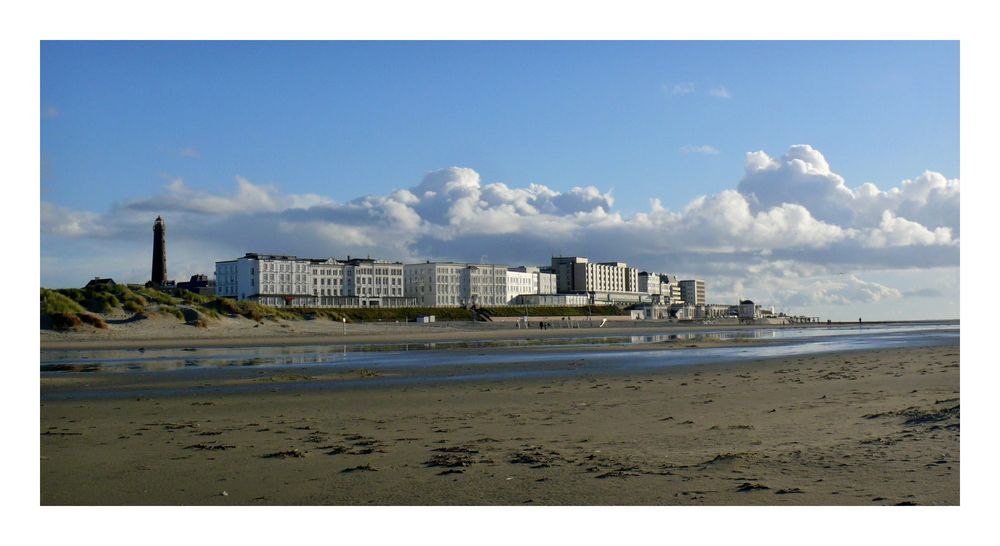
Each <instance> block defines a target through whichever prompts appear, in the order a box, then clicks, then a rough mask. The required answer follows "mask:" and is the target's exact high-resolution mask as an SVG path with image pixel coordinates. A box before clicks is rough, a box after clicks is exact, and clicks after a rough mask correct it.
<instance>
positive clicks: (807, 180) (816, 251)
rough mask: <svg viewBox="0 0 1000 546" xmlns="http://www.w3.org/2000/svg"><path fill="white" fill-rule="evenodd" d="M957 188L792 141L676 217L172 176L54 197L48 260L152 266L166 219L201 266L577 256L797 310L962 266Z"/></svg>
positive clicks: (591, 205)
mask: <svg viewBox="0 0 1000 546" xmlns="http://www.w3.org/2000/svg"><path fill="white" fill-rule="evenodd" d="M959 191H960V188H959V181H958V180H949V179H947V178H946V177H944V176H943V175H941V174H939V173H934V172H925V173H922V174H921V175H920V176H918V177H916V178H914V179H912V180H904V181H902V182H901V183H900V185H899V187H896V188H891V189H888V190H881V189H879V188H877V187H876V186H874V185H873V184H870V183H869V184H862V185H861V186H858V187H856V188H851V187H849V186H848V185H847V183H846V181H845V180H844V179H843V178H842V177H841V176H839V175H838V174H836V172H834V171H833V169H832V168H831V166H830V164H829V163H828V162H827V160H826V158H825V157H824V156H823V155H822V154H821V153H820V152H819V151H818V150H816V149H814V148H812V147H811V146H808V145H797V146H792V147H791V148H789V150H787V151H786V153H784V154H783V155H781V156H780V157H771V156H770V155H768V154H767V153H765V152H763V151H759V152H752V153H749V154H747V156H746V161H745V166H744V173H743V177H742V179H741V180H740V181H739V182H738V183H737V184H736V188H735V189H730V190H724V191H721V192H719V193H716V194H712V195H705V196H701V197H698V198H697V199H694V200H692V201H691V202H690V203H688V204H687V205H686V206H683V207H681V208H679V209H675V210H671V209H670V208H668V207H666V206H664V202H663V200H662V199H661V198H655V197H654V198H652V199H651V200H650V206H649V209H648V210H646V211H641V212H637V213H634V214H629V215H624V214H622V212H620V211H618V210H616V209H615V199H614V196H613V193H612V191H610V190H602V189H600V188H598V187H595V186H578V187H573V188H570V189H568V190H557V189H553V188H550V187H548V186H546V185H544V184H541V183H531V184H528V185H525V186H513V185H510V184H508V183H505V182H502V181H486V182H484V181H483V180H482V179H481V176H480V175H479V173H478V172H476V171H475V170H473V169H470V168H465V167H448V168H445V169H440V170H437V171H433V172H430V173H427V174H426V175H425V176H424V177H423V178H422V179H420V180H419V181H416V183H411V184H401V185H400V187H399V188H398V189H396V190H394V191H392V192H389V193H388V194H386V195H363V196H359V197H358V198H356V199H354V200H352V201H349V202H346V203H337V202H335V201H334V200H332V199H329V198H327V197H325V196H322V195H316V194H290V193H285V192H283V191H281V189H280V188H279V187H278V186H276V185H271V184H260V183H255V182H252V181H250V180H248V179H246V178H243V177H237V178H236V183H235V187H234V189H233V190H232V191H231V192H222V193H219V192H208V191H205V190H201V189H198V188H195V187H192V186H190V185H188V184H187V183H186V182H185V181H183V180H181V179H173V180H170V181H169V182H168V183H167V184H166V186H165V187H164V188H163V191H161V192H160V193H159V194H158V195H155V196H151V197H149V198H146V199H138V200H135V201H130V202H125V203H118V204H115V205H114V206H113V207H112V208H111V210H109V211H107V212H105V213H96V212H88V211H75V210H70V209H67V208H65V207H62V206H59V205H56V204H54V203H47V202H43V203H42V218H41V219H42V226H41V227H42V233H43V257H44V253H45V251H46V250H45V249H46V248H48V247H49V245H48V243H51V242H53V241H59V240H77V241H83V240H89V239H93V240H96V239H101V240H118V241H135V242H136V248H137V249H138V250H137V255H136V262H137V263H139V264H140V265H143V264H146V263H147V262H148V256H147V254H148V252H146V250H147V249H146V248H145V246H146V245H148V239H149V237H150V236H151V231H150V230H151V225H152V220H153V218H155V217H156V215H163V216H164V218H165V219H166V220H167V223H168V226H169V227H168V230H169V231H168V232H169V234H170V240H171V243H170V244H171V249H172V250H171V252H172V253H173V252H176V249H178V248H199V249H202V251H203V252H206V253H209V254H211V255H205V256H203V258H202V259H203V260H204V264H205V266H204V270H206V271H211V268H212V263H213V262H214V261H215V260H220V259H228V258H232V257H233V256H239V255H242V254H243V253H244V252H247V251H258V252H273V253H282V254H295V255H300V256H308V257H328V256H340V257H343V256H345V255H348V254H350V255H355V256H357V255H371V256H376V257H383V258H388V259H395V260H403V261H417V260H424V259H448V260H477V259H478V258H479V256H482V255H488V256H490V259H491V260H493V261H498V262H505V263H510V264H512V265H517V264H545V263H546V262H547V261H548V259H549V256H550V255H553V254H578V255H585V256H590V257H591V258H594V259H598V260H612V259H614V260H623V261H627V262H629V263H630V264H632V265H634V266H636V267H639V268H640V269H645V270H652V271H659V272H663V273H673V274H680V275H682V276H685V275H688V276H698V277H702V278H706V280H709V282H710V283H711V284H712V286H713V290H714V293H715V294H718V295H719V297H720V298H722V297H728V298H730V299H735V298H736V297H745V296H748V295H750V294H749V293H742V292H743V291H744V290H746V291H748V292H752V293H753V294H757V295H758V296H757V299H760V298H772V299H771V300H770V301H774V302H785V303H788V304H789V305H793V304H794V305H843V304H847V303H850V302H867V303H873V302H885V301H893V300H894V299H898V298H900V297H903V296H904V295H903V294H902V293H901V292H900V291H899V290H897V289H895V288H892V287H889V286H885V285H882V284H877V283H872V282H867V281H865V280H864V279H863V278H862V277H861V276H856V275H854V274H853V273H852V274H850V275H842V274H840V273H842V272H844V271H855V270H861V271H863V270H865V269H880V270H891V269H915V268H928V267H957V266H958V258H959V239H958V215H959V209H958V205H959ZM206 241H210V242H211V247H210V250H205V249H206V248H208V247H206V246H205V245H206V244H207V243H205V242H206ZM172 255H173V254H172ZM43 263H45V262H44V261H43ZM96 273H97V272H95V274H96ZM101 273H102V274H113V273H114V272H101Z"/></svg>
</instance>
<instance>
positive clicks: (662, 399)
mask: <svg viewBox="0 0 1000 546" xmlns="http://www.w3.org/2000/svg"><path fill="white" fill-rule="evenodd" d="M251 327H252V326H251ZM275 328H280V326H275ZM521 333H522V334H523V332H521ZM361 334H362V333H361V332H357V331H356V332H355V335H359V336H360V335H361ZM452 334H454V332H452ZM452 337H454V336H452ZM162 339H164V340H166V338H162ZM205 339H209V338H207V337H206V338H205ZM49 341H50V342H52V341H60V340H53V339H49ZM61 341H62V342H64V343H68V342H71V341H73V340H66V339H65V338H64V339H62V340H61ZM82 341H84V340H82V339H79V340H76V342H77V343H79V342H82ZM118 341H119V342H125V343H128V342H130V341H129V340H127V339H126V340H118ZM135 341H136V340H135V339H133V340H131V342H135ZM147 341H148V340H147ZM187 341H190V340H185V342H187ZM44 343H45V336H43V347H44ZM356 372H357V371H356V370H354V371H345V372H343V373H345V374H351V373H356ZM112 375H114V376H115V377H110V376H112ZM80 377H81V376H73V378H70V377H61V376H58V375H44V376H43V378H42V380H41V391H42V395H43V401H42V402H41V423H40V434H41V436H40V442H41V457H42V460H41V483H40V490H41V502H42V504H43V505H178V504H184V505H303V504H335V505H525V504H529V505H530V504H537V505H785V504H791V505H895V504H919V505H957V504H958V503H959V468H960V464H959V346H958V343H957V340H956V342H955V344H954V345H948V346H940V347H933V348H907V349H880V350H872V351H853V352H843V353H828V354H823V355H811V356H794V357H785V358H778V359H772V360H761V361H755V362H748V363H741V364H709V365H692V366H682V367H676V368H671V369H664V370H662V371H655V372H642V373H633V374H626V375H622V374H618V375H599V374H580V375H574V376H571V377H560V378H557V379H547V380H543V379H505V380H490V381H486V380H483V381H468V382H438V383H434V382H431V383H423V384H417V385H405V386H399V385H395V386H392V385H389V386H385V385H378V384H377V383H375V382H374V381H373V383H372V385H371V386H366V385H365V377H364V376H363V374H362V376H360V377H359V376H354V377H352V379H354V380H355V381H354V383H353V384H354V385H355V386H354V387H352V388H348V389H338V390H334V391H331V390H322V389H310V388H309V384H310V382H312V381H319V380H320V379H323V380H329V379H330V377H322V378H320V377H313V376H310V375H308V374H299V373H289V372H288V371H287V370H282V369H275V368H271V369H267V370H266V371H265V370H260V371H258V372H255V373H254V375H253V376H252V377H241V378H236V376H234V377H233V378H230V379H228V380H225V379H217V378H212V379H207V380H206V381H205V382H204V383H203V384H200V385H191V384H180V383H179V380H178V379H176V378H174V377H173V376H171V375H170V374H162V375H155V374H106V375H105V376H101V374H92V375H90V376H85V377H86V379H81V378H80ZM372 379H373V380H374V379H377V377H372ZM89 381H93V382H95V384H98V383H101V382H114V383H115V385H117V386H123V385H124V386H127V385H128V384H129V382H135V383H136V384H139V383H144V385H145V386H146V387H149V386H153V387H157V388H170V387H171V386H176V387H178V392H179V393H180V394H172V395H156V396H137V397H130V398H112V399H107V398H97V399H74V400H65V401H55V400H44V398H45V394H46V393H49V392H56V391H58V390H59V389H61V388H69V387H71V388H81V387H83V385H86V384H87V383H81V382H89ZM224 381H230V382H232V381H247V382H255V383H257V384H263V385H267V386H268V387H269V388H268V389H265V390H263V391H262V392H257V393H253V394H218V393H212V392H211V391H212V388H213V386H218V384H219V383H221V382H224ZM172 382H173V383H176V384H175V385H172ZM150 383H152V385H150ZM292 386H294V387H295V388H289V387H292Z"/></svg>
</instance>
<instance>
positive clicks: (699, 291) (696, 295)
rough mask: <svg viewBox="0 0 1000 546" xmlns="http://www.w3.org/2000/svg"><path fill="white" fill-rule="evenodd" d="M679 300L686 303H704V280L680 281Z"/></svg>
mask: <svg viewBox="0 0 1000 546" xmlns="http://www.w3.org/2000/svg"><path fill="white" fill-rule="evenodd" d="M679 284H680V287H681V300H683V301H684V303H685V304H687V305H704V304H705V281H701V280H694V279H691V280H683V281H680V283H679Z"/></svg>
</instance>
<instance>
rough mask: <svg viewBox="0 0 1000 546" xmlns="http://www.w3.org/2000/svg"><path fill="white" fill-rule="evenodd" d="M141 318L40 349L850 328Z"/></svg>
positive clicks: (55, 335)
mask: <svg viewBox="0 0 1000 546" xmlns="http://www.w3.org/2000/svg"><path fill="white" fill-rule="evenodd" d="M143 322H144V323H145V324H123V325H113V326H112V328H114V329H113V330H111V331H100V330H86V331H75V332H53V331H42V332H41V334H40V340H39V345H40V348H41V350H43V351H46V350H90V349H138V348H158V349H171V348H177V349H180V348H185V347H198V348H212V347H215V348H220V347H253V346H261V347H265V346H266V347H284V346H300V345H331V344H332V345H342V344H365V343H370V344H378V343H385V344H397V343H398V344H404V343H435V342H448V341H455V342H462V341H479V340H483V341H487V340H510V339H555V338H565V337H604V336H625V335H659V334H663V335H669V334H685V333H691V332H692V331H699V330H711V331H740V330H752V329H760V328H767V329H770V328H774V329H829V328H840V329H843V328H849V327H852V326H853V324H851V323H840V324H836V323H834V324H830V325H827V324H825V323H824V324H788V325H772V324H756V325H734V324H704V323H693V324H684V323H676V322H666V321H639V320H637V321H631V322H628V323H626V324H628V325H627V326H621V325H618V324H616V325H614V326H610V325H608V326H606V327H604V328H598V327H583V326H581V327H579V328H562V327H554V328H551V329H546V330H541V329H538V328H534V329H518V328H514V327H512V326H511V325H510V324H507V323H473V322H465V323H463V322H452V323H437V324H435V325H433V326H431V325H421V324H398V323H395V324H391V323H378V322H375V323H364V324H348V325H347V328H346V331H347V334H346V335H345V334H343V332H344V329H342V328H343V326H342V325H341V324H340V323H334V322H331V321H327V320H319V319H317V320H311V321H310V320H306V321H284V320H279V321H268V322H264V323H260V324H257V323H254V322H253V321H250V320H247V319H234V318H226V319H218V320H216V321H213V323H212V324H211V325H210V326H209V327H208V328H196V327H194V326H188V325H185V324H183V323H180V322H178V321H176V320H172V319H166V318H164V317H157V318H156V319H148V320H147V321H143ZM950 323H954V324H956V325H959V324H960V323H959V321H893V322H871V323H864V324H863V327H879V326H886V325H894V324H913V325H919V324H950Z"/></svg>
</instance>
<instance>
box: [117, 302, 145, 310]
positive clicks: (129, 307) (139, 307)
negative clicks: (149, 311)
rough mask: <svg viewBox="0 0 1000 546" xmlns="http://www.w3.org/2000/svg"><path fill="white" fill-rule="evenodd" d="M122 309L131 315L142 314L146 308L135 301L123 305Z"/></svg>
mask: <svg viewBox="0 0 1000 546" xmlns="http://www.w3.org/2000/svg"><path fill="white" fill-rule="evenodd" d="M122 308H124V309H125V310H126V311H128V312H130V313H141V312H142V310H143V309H145V308H146V307H145V306H143V305H140V304H138V303H136V302H135V300H128V301H126V302H125V303H124V304H122Z"/></svg>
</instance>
